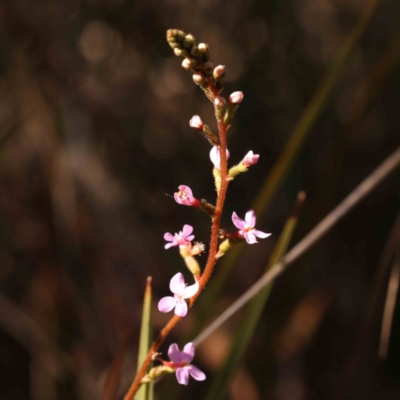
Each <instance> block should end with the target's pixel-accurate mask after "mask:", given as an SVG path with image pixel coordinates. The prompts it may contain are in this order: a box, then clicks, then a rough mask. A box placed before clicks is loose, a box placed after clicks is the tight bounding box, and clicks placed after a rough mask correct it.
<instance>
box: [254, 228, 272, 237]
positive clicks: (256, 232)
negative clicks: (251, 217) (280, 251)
mask: <svg viewBox="0 0 400 400" xmlns="http://www.w3.org/2000/svg"><path fill="white" fill-rule="evenodd" d="M253 234H254V235H255V236H257V237H259V238H261V239H265V238H267V237H268V236H271V234H270V233H265V232H262V231H258V230H257V229H253Z"/></svg>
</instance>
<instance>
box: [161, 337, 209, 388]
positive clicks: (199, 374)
mask: <svg viewBox="0 0 400 400" xmlns="http://www.w3.org/2000/svg"><path fill="white" fill-rule="evenodd" d="M194 353H195V348H194V344H193V343H188V344H186V345H185V347H184V348H183V351H182V352H180V351H179V347H178V345H177V344H176V343H173V344H171V346H169V349H168V357H169V359H170V360H171V362H166V361H164V365H167V366H168V367H171V368H176V372H175V374H176V379H177V380H178V383H180V384H181V385H186V386H187V385H188V383H189V375H190V376H191V377H192V378H193V379H196V381H204V380H205V379H206V375H205V373H204V372H203V371H200V370H199V369H198V368H196V367H195V366H194V365H191V364H189V363H190V362H191V361H192V360H193V358H194Z"/></svg>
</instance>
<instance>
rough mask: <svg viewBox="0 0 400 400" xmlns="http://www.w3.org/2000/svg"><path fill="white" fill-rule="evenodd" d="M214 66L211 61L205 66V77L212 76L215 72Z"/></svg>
mask: <svg viewBox="0 0 400 400" xmlns="http://www.w3.org/2000/svg"><path fill="white" fill-rule="evenodd" d="M213 68H214V64H213V63H212V62H211V61H207V62H205V63H204V64H203V70H204V73H205V75H207V76H210V75H211V74H212V72H213Z"/></svg>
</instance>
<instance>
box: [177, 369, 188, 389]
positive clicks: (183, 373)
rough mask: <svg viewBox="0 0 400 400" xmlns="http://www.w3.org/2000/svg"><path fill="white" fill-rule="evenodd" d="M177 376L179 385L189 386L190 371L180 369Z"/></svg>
mask: <svg viewBox="0 0 400 400" xmlns="http://www.w3.org/2000/svg"><path fill="white" fill-rule="evenodd" d="M175 375H176V379H177V381H178V383H180V384H181V385H186V386H187V385H188V383H189V371H188V370H187V369H186V368H178V369H177V370H176V373H175Z"/></svg>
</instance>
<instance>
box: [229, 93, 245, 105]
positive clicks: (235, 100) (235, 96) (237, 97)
mask: <svg viewBox="0 0 400 400" xmlns="http://www.w3.org/2000/svg"><path fill="white" fill-rule="evenodd" d="M243 97H244V95H243V92H233V93H232V94H231V95H230V96H229V101H230V102H231V103H232V104H240V103H241V102H242V101H243Z"/></svg>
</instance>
